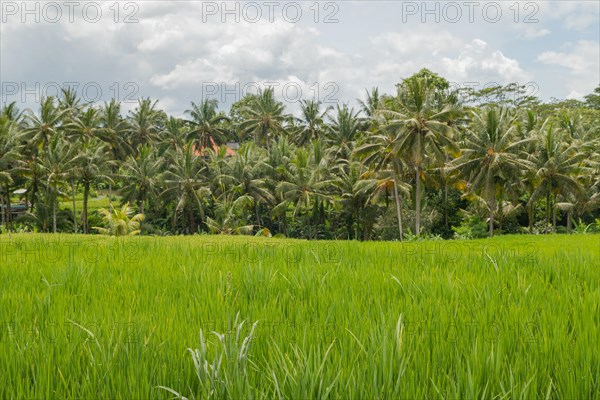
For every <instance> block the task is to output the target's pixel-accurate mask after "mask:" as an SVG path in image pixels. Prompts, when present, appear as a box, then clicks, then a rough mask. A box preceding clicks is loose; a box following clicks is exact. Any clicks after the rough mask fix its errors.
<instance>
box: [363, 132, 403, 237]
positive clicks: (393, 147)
mask: <svg viewBox="0 0 600 400" xmlns="http://www.w3.org/2000/svg"><path fill="white" fill-rule="evenodd" d="M402 139H403V134H402V133H401V132H397V131H396V129H389V127H388V126H385V125H384V126H382V127H381V128H380V129H379V132H378V133H377V134H373V135H370V136H368V137H367V138H366V139H365V141H364V143H362V144H361V145H360V146H359V147H358V148H357V149H356V150H355V151H354V154H355V156H356V157H357V158H358V159H361V160H362V161H363V162H364V163H365V165H368V166H369V167H370V168H371V169H373V170H374V171H377V172H384V171H389V172H390V175H391V177H392V180H391V182H389V181H387V180H386V182H387V183H392V187H393V190H394V200H395V203H396V217H397V221H398V233H399V239H400V241H402V240H403V238H404V230H403V226H402V206H403V201H402V196H401V194H402V195H406V194H408V193H409V188H408V186H407V185H406V184H403V183H402V181H401V178H402V176H403V175H404V171H405V170H406V167H405V165H404V163H403V161H402V158H401V147H400V146H401V144H402V141H401V140H402Z"/></svg>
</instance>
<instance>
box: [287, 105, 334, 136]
mask: <svg viewBox="0 0 600 400" xmlns="http://www.w3.org/2000/svg"><path fill="white" fill-rule="evenodd" d="M330 109H331V107H327V108H325V110H321V102H320V101H315V100H302V101H300V110H301V113H302V116H301V117H300V118H298V121H297V122H298V124H299V126H298V128H297V129H296V134H295V136H294V140H293V141H294V143H295V144H297V145H299V146H303V145H305V144H306V143H308V142H310V141H312V140H316V139H318V138H320V137H322V136H323V135H324V134H325V118H326V117H327V114H328V112H329V110H330Z"/></svg>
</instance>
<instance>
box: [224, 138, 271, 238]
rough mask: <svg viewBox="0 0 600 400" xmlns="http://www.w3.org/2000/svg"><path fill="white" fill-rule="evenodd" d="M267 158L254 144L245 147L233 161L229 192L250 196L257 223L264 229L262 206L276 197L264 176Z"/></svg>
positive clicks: (267, 166) (266, 168)
mask: <svg viewBox="0 0 600 400" xmlns="http://www.w3.org/2000/svg"><path fill="white" fill-rule="evenodd" d="M265 161H266V156H265V154H263V153H261V152H260V150H259V149H258V148H257V147H256V145H254V144H253V143H248V144H245V145H243V146H242V147H241V148H240V149H239V151H238V153H237V156H236V157H235V158H232V159H231V163H230V171H229V177H230V181H229V185H228V186H229V187H230V189H229V191H228V193H234V194H235V195H236V196H250V198H251V199H252V205H253V206H254V211H255V214H256V222H257V225H258V227H259V228H261V227H262V221H261V218H260V205H261V204H272V203H274V202H275V197H274V196H273V194H271V192H270V191H269V189H268V186H267V182H266V180H265V179H264V176H265V175H267V173H266V171H267V170H268V168H269V165H268V164H267V163H266V162H265Z"/></svg>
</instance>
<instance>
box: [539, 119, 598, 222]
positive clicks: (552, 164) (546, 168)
mask: <svg viewBox="0 0 600 400" xmlns="http://www.w3.org/2000/svg"><path fill="white" fill-rule="evenodd" d="M537 140H538V141H539V143H540V144H539V152H538V156H537V160H536V161H537V163H536V166H535V171H536V183H537V189H536V190H535V191H534V192H533V194H532V196H531V199H530V201H531V202H533V201H536V200H537V199H539V197H540V196H542V195H546V224H548V223H549V222H550V221H549V220H550V215H552V228H553V230H554V231H555V232H556V211H557V209H558V207H557V197H558V196H559V195H560V196H562V197H563V198H565V199H566V198H567V197H568V196H569V195H571V194H572V195H574V197H575V198H576V199H577V200H581V199H582V198H583V196H584V194H585V190H584V188H583V186H582V185H581V183H580V182H579V179H578V178H579V174H581V173H582V172H583V171H584V170H586V169H587V168H586V166H585V163H586V160H587V154H586V153H585V152H582V151H580V150H579V148H578V143H577V142H574V141H571V140H569V139H568V138H567V137H566V133H565V131H563V130H560V129H558V128H557V127H556V126H555V124H554V123H553V122H552V121H551V120H546V121H545V122H544V124H543V125H542V127H541V129H540V132H539V134H538V135H537ZM567 208H568V207H563V209H565V210H567ZM567 211H568V212H569V213H570V212H571V211H572V210H571V209H568V210H567Z"/></svg>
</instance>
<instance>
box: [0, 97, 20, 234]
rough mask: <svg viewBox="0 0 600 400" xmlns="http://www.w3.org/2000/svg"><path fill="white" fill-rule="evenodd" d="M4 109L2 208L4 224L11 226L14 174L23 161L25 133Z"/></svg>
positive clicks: (0, 149)
mask: <svg viewBox="0 0 600 400" xmlns="http://www.w3.org/2000/svg"><path fill="white" fill-rule="evenodd" d="M6 111H7V110H6V109H4V110H3V112H2V113H0V207H1V208H2V214H1V221H2V224H7V225H9V224H10V220H11V213H10V207H11V206H10V195H11V185H12V184H13V173H14V172H15V171H17V170H18V168H19V167H20V166H21V164H22V163H23V161H22V160H21V149H22V147H23V146H22V144H21V141H22V137H23V131H21V130H20V129H19V125H18V123H17V122H16V121H15V120H14V119H11V117H12V114H11V113H9V112H6Z"/></svg>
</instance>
